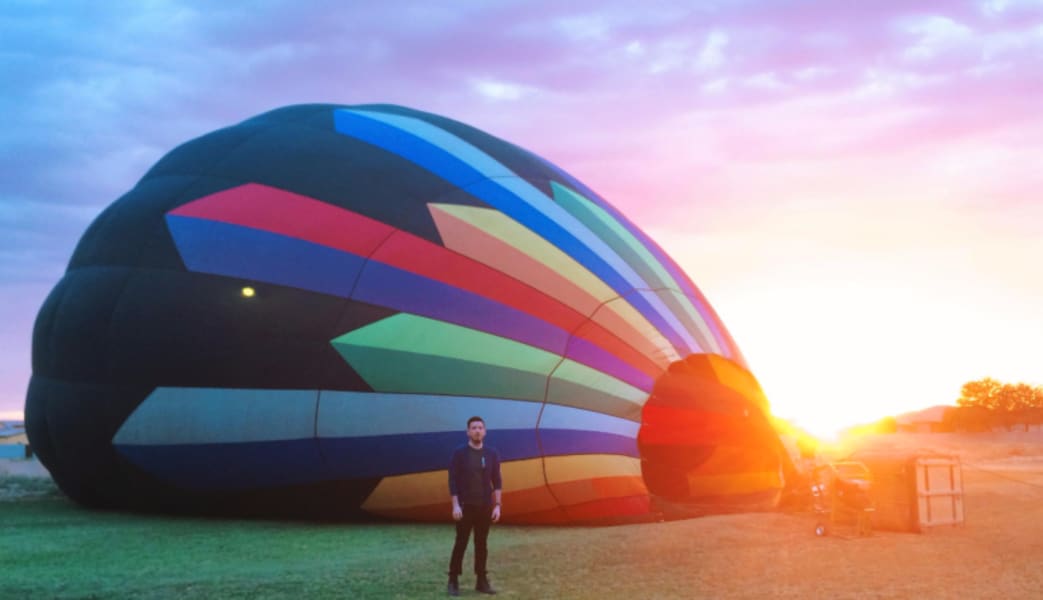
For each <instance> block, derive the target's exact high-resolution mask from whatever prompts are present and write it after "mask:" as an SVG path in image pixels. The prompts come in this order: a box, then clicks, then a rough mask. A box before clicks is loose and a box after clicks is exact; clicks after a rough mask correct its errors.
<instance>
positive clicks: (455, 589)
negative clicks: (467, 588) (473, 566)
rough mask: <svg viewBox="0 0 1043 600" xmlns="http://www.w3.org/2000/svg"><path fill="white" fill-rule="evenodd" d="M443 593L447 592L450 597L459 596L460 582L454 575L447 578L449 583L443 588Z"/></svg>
mask: <svg viewBox="0 0 1043 600" xmlns="http://www.w3.org/2000/svg"><path fill="white" fill-rule="evenodd" d="M445 591H446V592H448V593H449V595H450V596H459V595H460V581H459V580H458V579H457V578H456V575H450V576H449V583H448V584H447V585H446V586H445Z"/></svg>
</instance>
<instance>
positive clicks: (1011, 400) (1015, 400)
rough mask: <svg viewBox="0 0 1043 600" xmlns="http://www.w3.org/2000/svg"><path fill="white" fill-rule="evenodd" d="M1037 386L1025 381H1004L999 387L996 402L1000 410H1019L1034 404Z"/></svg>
mask: <svg viewBox="0 0 1043 600" xmlns="http://www.w3.org/2000/svg"><path fill="white" fill-rule="evenodd" d="M1036 395H1037V388H1034V387H1032V386H1030V385H1029V384H1027V383H1005V384H1003V386H1002V387H1001V388H1000V391H999V395H998V404H999V407H998V408H999V409H1000V410H1008V411H1019V410H1024V409H1026V408H1032V407H1033V406H1034V405H1035V401H1036Z"/></svg>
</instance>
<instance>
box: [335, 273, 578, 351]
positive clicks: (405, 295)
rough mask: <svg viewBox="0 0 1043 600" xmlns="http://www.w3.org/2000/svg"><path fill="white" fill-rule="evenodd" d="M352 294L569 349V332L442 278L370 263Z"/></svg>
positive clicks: (549, 347)
mask: <svg viewBox="0 0 1043 600" xmlns="http://www.w3.org/2000/svg"><path fill="white" fill-rule="evenodd" d="M352 298H353V299H355V300H359V301H362V302H368V303H370V304H377V305H380V306H387V307H390V308H394V309H396V310H400V311H402V312H408V313H413V314H417V315H422V316H425V317H430V318H432V319H438V320H440V321H446V322H449V323H456V324H457V325H462V326H464V327H469V328H471V329H478V330H480V331H484V332H486V333H491V334H493V335H498V336H500V337H505V338H509V339H512V340H516V341H519V342H522V343H524V344H529V345H531V346H536V347H538V348H543V349H544V350H547V351H549V352H553V353H555V354H562V353H564V352H565V344H566V343H567V341H568V337H569V333H568V332H567V331H565V330H564V329H561V328H560V327H557V326H555V325H552V324H550V323H548V322H546V321H544V320H542V319H540V318H538V317H534V316H532V315H530V314H528V313H524V312H522V311H520V310H517V309H515V308H512V307H510V306H506V305H504V304H500V303H499V302H496V301H494V300H489V299H488V298H485V297H482V296H479V295H477V294H473V293H471V292H469V291H467V290H463V289H460V288H458V287H454V286H452V285H449V284H447V283H443V282H441V281H436V280H434V279H429V278H427V277H423V276H420V275H417V274H415V273H410V272H408V271H404V270H402V269H399V268H397V267H393V266H391V265H387V264H384V263H379V262H376V261H370V262H369V264H368V265H366V268H365V269H363V271H362V276H361V277H360V278H359V283H358V286H356V288H355V293H354V294H353V295H352Z"/></svg>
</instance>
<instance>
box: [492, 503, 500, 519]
mask: <svg viewBox="0 0 1043 600" xmlns="http://www.w3.org/2000/svg"><path fill="white" fill-rule="evenodd" d="M499 522H500V505H499V504H496V505H494V506H493V523H499Z"/></svg>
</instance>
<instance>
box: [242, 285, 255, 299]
mask: <svg viewBox="0 0 1043 600" xmlns="http://www.w3.org/2000/svg"><path fill="white" fill-rule="evenodd" d="M256 293H257V292H256V291H255V290H254V289H253V288H252V287H250V286H246V287H244V288H243V298H253V297H254V294H256Z"/></svg>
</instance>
